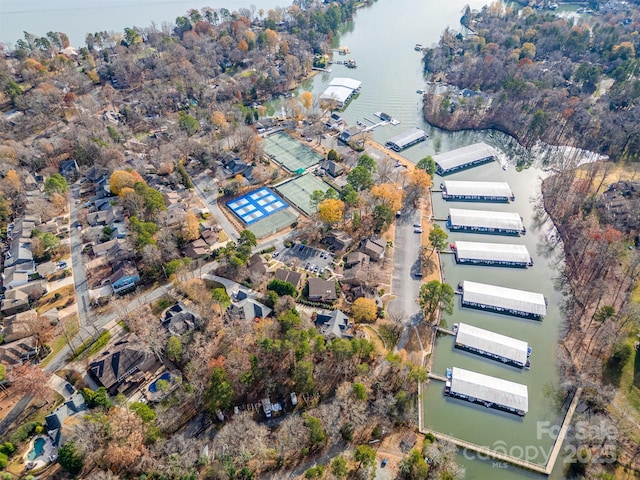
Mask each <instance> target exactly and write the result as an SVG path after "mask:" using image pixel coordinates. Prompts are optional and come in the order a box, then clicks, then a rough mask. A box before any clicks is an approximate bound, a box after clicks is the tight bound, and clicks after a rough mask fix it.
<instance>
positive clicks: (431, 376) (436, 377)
mask: <svg viewBox="0 0 640 480" xmlns="http://www.w3.org/2000/svg"><path fill="white" fill-rule="evenodd" d="M427 376H428V377H429V379H430V380H438V381H439V382H446V381H447V377H443V376H442V375H438V374H437V373H429V374H428V375H427Z"/></svg>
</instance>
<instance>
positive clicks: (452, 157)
mask: <svg viewBox="0 0 640 480" xmlns="http://www.w3.org/2000/svg"><path fill="white" fill-rule="evenodd" d="M497 154H498V152H497V150H496V149H495V148H493V147H492V146H491V145H487V144H486V143H484V142H480V143H474V144H473V145H468V146H466V147H462V148H458V149H456V150H451V151H449V152H445V153H440V154H438V155H434V157H433V159H434V160H435V162H436V167H437V169H438V170H437V173H438V175H448V174H450V173H453V172H456V171H458V170H462V169H465V168H469V167H473V166H476V165H480V164H482V163H487V162H491V161H493V160H494V159H495V158H496V156H497Z"/></svg>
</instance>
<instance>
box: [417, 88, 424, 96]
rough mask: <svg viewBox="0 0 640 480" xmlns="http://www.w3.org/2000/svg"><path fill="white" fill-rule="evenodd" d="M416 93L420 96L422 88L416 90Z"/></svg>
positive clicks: (422, 91)
mask: <svg viewBox="0 0 640 480" xmlns="http://www.w3.org/2000/svg"><path fill="white" fill-rule="evenodd" d="M416 93H418V94H420V95H422V94H423V93H424V88H419V89H418V90H416Z"/></svg>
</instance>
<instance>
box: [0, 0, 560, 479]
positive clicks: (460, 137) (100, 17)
mask: <svg viewBox="0 0 640 480" xmlns="http://www.w3.org/2000/svg"><path fill="white" fill-rule="evenodd" d="M276 3H277V2H274V1H273V0H247V1H246V2H245V1H239V0H235V1H234V0H223V1H221V2H220V3H219V4H216V5H214V6H215V7H220V6H223V5H224V6H226V7H227V8H229V9H230V10H233V9H237V8H242V7H250V5H251V4H253V5H256V7H257V9H260V8H264V9H265V10H267V9H268V8H272V7H273V6H274V5H275V4H276ZM281 3H284V2H281ZM484 3H485V2H484V1H481V0H471V1H470V0H449V1H447V2H442V1H439V0H378V1H377V2H376V3H375V4H374V5H372V6H370V7H367V8H363V9H361V10H359V11H358V14H357V18H356V21H355V22H354V23H353V24H351V25H349V26H348V27H347V28H346V29H345V32H344V33H343V35H342V37H341V40H340V44H341V45H344V46H347V47H349V49H350V50H351V54H350V55H349V56H347V57H339V56H336V58H338V59H346V58H354V59H355V60H356V61H357V64H358V68H357V69H354V70H350V69H347V68H346V67H344V66H340V65H334V66H333V67H332V68H333V70H332V72H331V73H330V74H325V73H323V74H319V75H317V76H316V77H314V79H313V80H312V81H311V82H310V84H309V85H308V88H309V89H310V90H311V91H312V92H313V93H314V96H317V95H319V94H320V93H321V92H322V91H323V90H324V89H325V88H326V85H327V84H328V82H329V81H330V80H331V79H332V78H334V77H339V76H344V77H352V78H355V79H358V80H361V81H362V91H361V93H360V95H359V96H358V97H357V98H356V99H354V100H353V101H352V103H351V104H350V105H349V106H348V107H347V109H346V110H345V112H344V113H343V115H344V117H345V118H346V119H347V120H348V121H349V123H351V124H355V123H356V121H357V120H363V119H364V117H367V118H370V119H374V116H373V114H374V112H376V111H384V112H386V113H388V114H390V115H391V116H393V117H394V118H396V119H398V120H400V122H401V124H400V125H399V126H396V127H393V126H386V127H382V128H379V129H376V130H375V131H374V132H373V137H374V138H375V139H376V140H377V141H379V142H380V143H384V142H385V141H386V140H388V139H389V138H391V137H392V136H394V135H397V134H398V133H401V132H403V131H404V130H405V129H408V128H411V127H416V126H417V127H420V128H424V129H425V130H426V131H427V133H428V134H429V138H428V139H427V141H425V142H423V143H420V144H418V145H416V146H414V147H412V148H410V149H408V150H406V151H404V152H403V153H402V154H403V155H404V156H405V157H407V158H408V159H410V160H412V161H417V160H418V159H420V158H422V157H424V156H425V155H429V154H434V153H436V152H438V151H448V150H450V149H453V148H457V147H460V146H464V145H467V144H470V143H473V142H477V141H481V140H486V141H488V142H489V143H492V144H493V145H496V146H499V147H507V146H509V145H512V143H513V142H512V141H511V140H510V139H509V138H508V137H506V136H504V135H500V134H495V135H493V136H491V137H489V136H488V135H489V134H488V132H456V133H447V132H444V131H441V130H439V129H436V128H433V127H431V126H429V125H428V124H426V123H425V122H424V120H423V119H422V115H421V111H420V110H421V96H420V95H418V94H417V93H416V90H417V89H419V88H421V87H422V86H424V79H423V76H422V63H421V61H420V58H421V54H420V53H419V52H416V51H414V45H415V44H417V43H420V44H423V45H427V46H428V45H431V44H432V43H434V42H437V40H438V39H439V37H440V34H441V32H442V31H443V30H444V29H445V28H446V27H448V26H449V27H452V28H459V27H458V26H459V23H458V22H459V18H460V16H461V12H462V9H463V8H464V6H465V5H466V4H469V5H470V6H471V7H472V8H480V7H481V6H482V5H483V4H484ZM0 5H1V6H0V22H1V23H0V41H5V42H6V41H8V42H14V41H15V40H17V39H18V38H21V37H22V31H23V30H27V31H29V32H31V33H34V34H39V35H42V34H44V33H46V32H47V31H50V30H56V31H63V32H66V33H67V34H68V35H69V36H70V38H71V41H72V44H74V45H82V44H83V43H84V38H85V35H86V33H87V32H94V31H98V30H116V31H122V30H123V29H124V27H127V26H132V25H138V26H147V25H149V24H150V22H151V21H154V22H156V23H157V24H158V25H160V24H161V23H162V22H163V21H169V22H173V21H174V20H175V18H176V17H177V16H179V15H182V14H184V13H185V12H186V11H187V10H188V9H189V8H201V7H203V6H205V5H207V4H206V3H203V2H197V1H188V0H171V1H166V2H162V1H152V0H134V1H124V0H108V1H102V2H100V3H98V2H97V1H96V0H59V1H58V2H56V3H55V4H53V3H51V2H50V1H45V0H2V1H1V3H0ZM510 153H511V154H513V153H512V152H510ZM541 175H542V172H540V171H538V170H535V169H529V170H525V171H523V172H520V173H519V172H517V171H516V170H515V169H514V168H509V169H508V170H507V171H504V170H502V169H501V168H500V166H499V165H498V164H497V163H493V164H488V165H484V166H481V167H476V168H473V169H470V170H467V171H465V172H461V173H458V174H455V175H451V176H449V177H447V178H448V179H455V180H460V179H464V180H467V179H473V180H497V181H508V182H509V183H510V185H511V187H512V189H513V190H514V192H515V194H516V201H515V202H514V203H512V204H505V205H501V204H499V205H496V204H490V205H487V204H464V206H465V207H467V208H475V209H488V210H505V211H515V212H518V213H519V214H520V215H521V216H522V217H523V219H524V221H525V224H526V226H527V231H528V233H527V235H526V236H525V237H522V238H509V237H497V236H496V237H488V236H480V235H469V234H462V233H459V234H452V235H450V239H451V240H452V241H453V240H455V239H461V240H462V239H464V240H476V241H487V242H503V243H523V244H525V245H527V247H528V249H529V251H530V253H531V254H532V256H533V258H534V260H535V266H534V267H532V268H530V269H527V270H520V269H501V268H495V267H474V266H458V265H455V263H454V262H453V259H452V257H451V256H447V255H445V256H443V266H444V272H445V277H446V281H447V283H449V284H451V285H453V286H455V285H456V284H457V283H458V282H459V281H461V280H474V281H480V282H483V283H491V284H496V285H502V286H510V287H513V288H519V289H523V290H532V291H536V292H541V293H543V294H544V295H545V296H546V297H547V299H548V301H549V309H548V314H547V316H546V318H545V319H544V320H543V321H542V322H536V321H531V320H521V319H516V318H511V317H508V316H500V315H493V314H486V313H481V312H478V311H473V310H466V309H465V310H461V309H460V308H459V307H458V306H456V309H455V312H454V314H453V315H451V316H448V318H447V322H448V324H449V325H450V324H452V323H454V322H457V321H464V322H467V323H471V324H474V325H477V326H481V327H483V328H486V329H489V330H494V331H497V332H500V333H503V334H505V335H511V336H514V337H516V338H520V339H523V340H526V341H528V342H529V344H530V345H531V346H532V347H533V355H532V357H531V363H532V367H531V370H529V371H519V370H516V369H513V368H507V367H503V366H501V365H498V364H496V363H494V362H491V361H489V360H484V359H482V358H480V357H477V356H471V355H469V354H464V353H461V352H459V351H454V350H453V349H452V344H453V340H452V338H451V337H442V338H440V339H439V340H438V344H437V347H436V352H435V361H434V365H433V369H434V372H436V373H440V374H444V372H445V369H446V368H447V367H451V366H454V365H455V366H458V367H462V368H468V369H470V370H474V371H478V372H480V373H485V374H488V375H493V376H497V377H501V378H505V379H508V380H511V381H515V382H518V383H524V384H526V385H527V386H528V389H529V412H528V414H527V415H526V416H525V417H524V419H520V418H519V417H514V416H512V415H508V414H502V413H496V412H494V411H493V410H488V409H484V408H479V407H475V406H472V405H471V404H466V403H460V402H456V401H452V400H449V399H447V398H445V397H444V396H443V394H442V391H443V384H441V383H439V382H434V383H433V384H432V385H430V386H429V387H428V388H427V389H426V391H425V395H424V398H423V402H424V406H425V419H424V421H425V425H426V426H427V427H429V428H432V429H434V430H436V431H441V432H443V433H447V434H452V435H454V436H458V437H460V438H463V439H466V440H469V441H472V442H475V443H479V444H481V445H486V446H489V447H494V448H495V447H499V446H501V445H504V447H505V449H506V450H507V451H508V452H509V451H511V453H514V454H516V456H518V454H519V452H520V451H522V454H521V455H519V456H525V455H527V454H528V456H529V457H530V459H531V460H532V461H534V462H540V463H544V462H543V459H542V454H541V453H540V448H543V449H544V450H545V451H546V450H548V449H549V448H550V447H551V445H552V440H551V439H550V438H549V437H548V435H545V434H542V435H538V431H537V427H538V422H549V423H550V424H555V423H557V422H558V421H559V419H558V418H557V415H556V414H554V413H553V412H552V411H551V407H550V405H549V403H548V401H547V399H546V398H545V395H544V386H545V385H546V384H548V383H550V384H556V383H557V381H558V376H557V369H556V353H555V352H556V348H557V342H558V336H559V329H560V325H561V314H560V311H559V308H558V305H559V303H560V300H561V298H560V297H559V295H558V294H557V293H556V292H555V291H554V288H553V278H554V277H555V276H556V275H557V269H558V266H557V265H558V261H559V258H558V255H559V254H558V253H555V254H549V252H548V249H547V248H546V246H545V235H544V232H543V229H542V228H540V227H537V226H536V225H535V223H536V222H535V205H536V203H537V198H538V196H539V184H540V180H539V179H540V176H541ZM434 183H435V184H436V185H438V184H439V183H440V179H438V178H436V179H435V181H434ZM451 206H458V207H459V206H460V204H453V203H447V204H445V203H444V202H443V201H442V200H441V199H440V198H439V196H438V194H434V208H435V212H436V215H437V216H438V217H445V216H446V214H447V211H448V208H450V207H451ZM456 301H459V299H458V298H457V299H456ZM540 425H542V424H540ZM538 437H540V438H538ZM501 442H504V443H501ZM534 452H535V454H536V456H537V457H536V458H531V457H533V455H534ZM560 459H562V456H561V457H560ZM459 461H460V462H461V463H462V464H464V466H465V467H466V469H467V478H469V479H487V478H492V479H497V480H501V479H513V478H539V476H537V475H534V474H531V473H528V472H525V471H523V470H520V469H515V468H511V467H508V468H502V467H504V465H496V464H493V463H492V462H491V461H488V462H486V461H479V460H477V459H473V458H472V456H471V455H464V454H462V453H461V454H460V455H459ZM561 472H562V462H561V461H559V462H558V463H557V465H556V469H555V472H554V474H553V476H552V478H562V474H561Z"/></svg>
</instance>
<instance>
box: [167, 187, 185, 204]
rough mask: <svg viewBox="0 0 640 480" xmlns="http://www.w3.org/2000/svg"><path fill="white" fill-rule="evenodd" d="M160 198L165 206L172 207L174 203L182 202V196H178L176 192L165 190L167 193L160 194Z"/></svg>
mask: <svg viewBox="0 0 640 480" xmlns="http://www.w3.org/2000/svg"><path fill="white" fill-rule="evenodd" d="M165 188H166V187H165ZM162 198H163V199H164V203H165V205H172V204H174V203H180V201H181V200H182V195H180V194H179V193H178V192H175V191H173V190H168V189H167V191H165V192H162Z"/></svg>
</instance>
